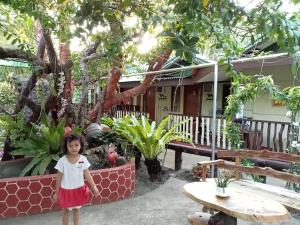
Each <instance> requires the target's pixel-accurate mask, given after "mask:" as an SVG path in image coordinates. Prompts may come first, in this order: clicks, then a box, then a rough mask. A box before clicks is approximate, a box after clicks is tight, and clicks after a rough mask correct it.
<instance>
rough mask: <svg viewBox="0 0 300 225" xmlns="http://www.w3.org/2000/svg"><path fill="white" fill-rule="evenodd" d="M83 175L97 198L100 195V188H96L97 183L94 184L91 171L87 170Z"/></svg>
mask: <svg viewBox="0 0 300 225" xmlns="http://www.w3.org/2000/svg"><path fill="white" fill-rule="evenodd" d="M83 173H84V177H85V179H86V180H87V181H88V183H89V184H90V186H91V189H92V191H93V193H94V195H96V196H97V195H99V190H98V188H97V186H96V184H95V182H94V180H93V178H92V175H91V173H90V171H89V170H88V169H86V170H84V171H83Z"/></svg>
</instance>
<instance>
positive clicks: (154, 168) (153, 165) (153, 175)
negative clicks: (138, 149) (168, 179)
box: [145, 159, 161, 182]
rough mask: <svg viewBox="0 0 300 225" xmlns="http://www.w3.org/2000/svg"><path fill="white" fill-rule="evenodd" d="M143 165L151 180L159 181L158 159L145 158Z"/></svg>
mask: <svg viewBox="0 0 300 225" xmlns="http://www.w3.org/2000/svg"><path fill="white" fill-rule="evenodd" d="M145 165H146V167H147V171H148V174H149V178H150V181H151V182H154V181H160V173H161V166H160V162H159V161H158V159H145Z"/></svg>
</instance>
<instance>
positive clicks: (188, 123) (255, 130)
mask: <svg viewBox="0 0 300 225" xmlns="http://www.w3.org/2000/svg"><path fill="white" fill-rule="evenodd" d="M169 115H170V121H169V124H168V126H169V127H171V126H172V125H175V124H178V123H181V122H183V121H184V122H183V124H182V125H181V126H179V127H178V128H177V131H180V132H183V133H185V134H186V135H187V136H188V137H190V138H191V139H192V140H193V142H194V143H195V144H200V145H204V146H211V143H212V117H210V116H187V115H179V114H169ZM236 122H237V123H239V124H240V128H241V139H242V140H243V146H242V147H243V148H248V149H262V148H264V149H269V150H272V151H275V152H283V151H284V150H285V149H286V148H287V146H288V144H289V143H288V133H289V131H290V125H289V123H286V122H278V121H264V120H252V119H239V120H237V121H236ZM225 126H226V120H225V119H224V118H221V117H218V118H217V124H216V148H219V149H231V146H230V144H229V143H228V139H227V137H226V133H225V131H224V129H223V128H224V127H225Z"/></svg>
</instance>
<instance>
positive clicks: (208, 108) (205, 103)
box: [201, 83, 223, 116]
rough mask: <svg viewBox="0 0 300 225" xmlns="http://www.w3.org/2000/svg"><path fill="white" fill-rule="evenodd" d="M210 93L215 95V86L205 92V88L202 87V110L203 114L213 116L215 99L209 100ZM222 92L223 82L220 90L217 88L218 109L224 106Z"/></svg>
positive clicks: (219, 85) (219, 87) (219, 86)
mask: <svg viewBox="0 0 300 225" xmlns="http://www.w3.org/2000/svg"><path fill="white" fill-rule="evenodd" d="M204 85H207V84H204ZM211 85H213V83H211ZM208 94H210V95H213V88H212V90H211V91H210V92H204V88H203V89H202V111H201V115H202V116H212V111H213V108H212V107H213V100H207V95H208ZM222 94H223V83H219V84H218V90H217V109H218V108H222Z"/></svg>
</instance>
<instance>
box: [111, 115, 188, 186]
mask: <svg viewBox="0 0 300 225" xmlns="http://www.w3.org/2000/svg"><path fill="white" fill-rule="evenodd" d="M168 121H169V117H166V118H164V119H163V120H162V121H161V122H160V124H159V125H158V126H157V125H156V122H155V121H152V122H151V123H150V122H149V120H148V119H147V118H146V117H145V116H142V117H141V119H140V120H139V119H137V118H135V117H134V116H132V117H123V118H120V119H116V118H114V119H110V118H106V119H105V123H106V124H107V125H110V126H111V127H112V129H113V130H114V131H115V132H116V133H117V134H119V135H120V136H122V137H123V138H125V139H127V140H128V141H129V142H131V143H132V144H133V145H134V146H135V147H136V148H137V149H138V150H139V151H140V152H141V153H142V155H143V156H144V158H145V164H146V167H147V170H148V174H149V177H150V181H159V180H160V173H161V165H160V162H159V160H158V158H157V157H158V155H159V154H160V153H161V152H163V151H164V150H165V149H166V144H168V143H169V142H171V141H175V140H176V141H185V142H188V143H191V140H190V138H188V137H186V136H185V135H184V134H183V133H181V132H177V131H176V128H177V127H178V126H181V125H182V123H179V124H177V125H175V126H173V127H171V128H169V129H167V124H168Z"/></svg>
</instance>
